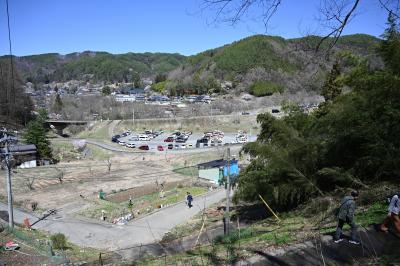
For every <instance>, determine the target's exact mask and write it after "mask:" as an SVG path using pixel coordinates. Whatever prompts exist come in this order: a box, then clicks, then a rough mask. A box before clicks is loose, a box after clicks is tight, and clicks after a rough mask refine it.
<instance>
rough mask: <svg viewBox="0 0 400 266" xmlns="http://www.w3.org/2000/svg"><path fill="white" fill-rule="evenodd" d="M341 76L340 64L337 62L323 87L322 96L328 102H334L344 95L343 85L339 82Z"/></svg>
mask: <svg viewBox="0 0 400 266" xmlns="http://www.w3.org/2000/svg"><path fill="white" fill-rule="evenodd" d="M339 76H340V66H339V62H337V61H336V62H335V64H334V65H333V66H332V70H331V72H330V73H329V74H328V78H327V79H326V81H325V83H324V86H323V87H322V96H324V98H325V101H326V102H329V101H333V100H334V99H335V98H336V97H337V96H339V95H340V94H341V93H342V89H341V84H340V83H339V82H338V77H339Z"/></svg>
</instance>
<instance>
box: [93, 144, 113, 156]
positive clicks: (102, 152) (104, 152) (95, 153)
mask: <svg viewBox="0 0 400 266" xmlns="http://www.w3.org/2000/svg"><path fill="white" fill-rule="evenodd" d="M87 147H88V148H89V149H90V150H91V152H92V154H91V156H90V158H91V159H94V160H107V159H108V158H110V157H112V155H113V153H112V152H111V151H108V150H105V149H103V148H100V147H97V146H95V145H92V144H88V145H87Z"/></svg>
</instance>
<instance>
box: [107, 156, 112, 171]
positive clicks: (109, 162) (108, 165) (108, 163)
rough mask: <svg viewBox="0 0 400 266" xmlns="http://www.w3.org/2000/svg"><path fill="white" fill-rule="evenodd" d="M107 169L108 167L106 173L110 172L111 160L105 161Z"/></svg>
mask: <svg viewBox="0 0 400 266" xmlns="http://www.w3.org/2000/svg"><path fill="white" fill-rule="evenodd" d="M107 167H108V172H109V173H110V172H111V158H108V159H107Z"/></svg>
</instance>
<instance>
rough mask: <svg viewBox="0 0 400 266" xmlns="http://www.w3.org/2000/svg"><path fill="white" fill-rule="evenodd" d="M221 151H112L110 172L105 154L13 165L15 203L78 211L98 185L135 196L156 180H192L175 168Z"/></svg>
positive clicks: (2, 188) (90, 202)
mask: <svg viewBox="0 0 400 266" xmlns="http://www.w3.org/2000/svg"><path fill="white" fill-rule="evenodd" d="M222 157H223V152H222V151H208V152H204V153H199V154H175V155H174V154H169V155H168V156H167V157H165V155H147V156H145V157H144V160H143V156H137V155H119V154H117V155H116V154H114V155H113V157H112V159H111V171H110V172H108V163H107V160H92V159H84V160H76V159H75V160H71V161H70V162H61V163H59V164H57V165H50V166H42V167H37V168H30V169H14V171H13V174H12V182H13V184H12V185H13V193H14V203H15V205H16V206H18V207H20V208H22V209H25V210H28V211H31V205H32V203H34V202H36V203H37V210H36V211H35V213H36V215H37V216H41V214H42V212H43V211H45V210H48V209H57V210H60V211H61V212H62V213H63V214H67V215H77V214H78V213H80V212H81V211H82V210H85V209H89V208H91V206H94V205H96V200H97V198H98V195H99V191H100V190H102V191H104V192H105V193H106V194H107V196H108V197H109V198H108V199H109V200H110V201H114V202H121V201H127V200H128V199H129V196H130V195H132V193H133V195H134V196H135V197H138V196H143V195H146V194H150V193H153V192H154V191H155V190H156V189H157V188H156V182H158V183H159V184H160V183H162V182H164V183H165V186H166V188H165V189H171V188H174V187H177V186H178V184H188V183H190V182H193V181H195V180H196V177H195V176H192V175H193V174H191V173H189V172H188V173H184V174H181V173H177V172H175V171H173V170H174V169H177V168H182V167H185V166H190V165H195V164H197V163H200V162H205V161H209V160H213V159H218V158H222ZM193 173H195V172H193ZM5 175H6V172H5V171H0V198H2V200H3V202H6V199H7V191H6V178H5ZM60 179H61V180H62V181H61V182H60Z"/></svg>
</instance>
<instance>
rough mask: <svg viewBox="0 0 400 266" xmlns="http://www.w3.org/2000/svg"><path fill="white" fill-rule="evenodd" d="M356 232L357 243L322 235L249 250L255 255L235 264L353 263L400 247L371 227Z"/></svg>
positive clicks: (397, 243) (389, 235)
mask: <svg viewBox="0 0 400 266" xmlns="http://www.w3.org/2000/svg"><path fill="white" fill-rule="evenodd" d="M359 234H360V240H361V241H360V245H354V244H350V243H349V242H348V241H347V240H344V241H342V242H340V243H334V242H333V240H332V236H330V235H324V236H322V237H321V238H316V239H313V240H310V241H307V242H304V243H298V244H295V245H291V246H288V247H283V248H274V249H270V250H268V249H267V248H266V249H265V250H263V249H257V250H252V252H253V253H254V254H257V255H256V256H253V257H251V258H249V259H247V260H242V261H240V262H238V263H236V264H235V265H260V266H261V265H354V264H355V263H356V262H359V263H360V260H361V259H368V258H374V257H375V258H377V257H378V256H382V255H393V254H396V253H397V254H398V251H399V250H400V240H399V239H398V238H396V237H395V236H393V235H391V234H384V233H378V232H376V231H375V230H374V229H373V228H372V227H370V228H361V229H359ZM376 263H378V261H376ZM378 264H379V263H378Z"/></svg>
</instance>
